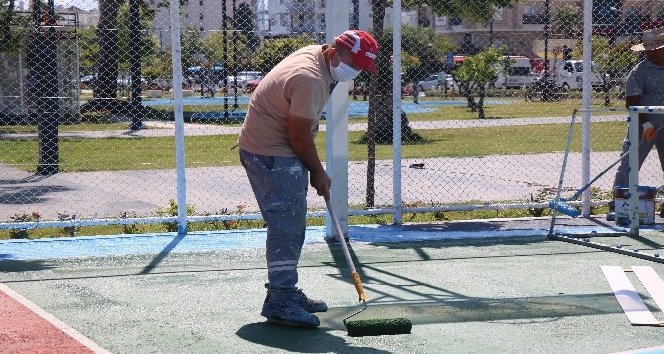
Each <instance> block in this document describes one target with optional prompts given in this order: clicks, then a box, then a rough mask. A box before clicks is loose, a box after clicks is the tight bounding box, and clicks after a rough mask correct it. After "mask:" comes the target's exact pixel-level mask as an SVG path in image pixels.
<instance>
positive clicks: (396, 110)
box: [392, 0, 403, 225]
mask: <svg viewBox="0 0 664 354" xmlns="http://www.w3.org/2000/svg"><path fill="white" fill-rule="evenodd" d="M392 33H393V34H394V36H393V37H392V90H393V92H392V96H393V97H392V122H393V123H392V169H393V172H392V181H393V189H392V196H393V201H394V202H393V205H394V224H397V225H400V224H401V223H402V222H403V220H402V213H401V209H402V207H401V0H394V2H393V4H392Z"/></svg>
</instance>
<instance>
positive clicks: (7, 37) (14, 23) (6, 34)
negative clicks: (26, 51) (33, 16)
mask: <svg viewBox="0 0 664 354" xmlns="http://www.w3.org/2000/svg"><path fill="white" fill-rule="evenodd" d="M15 3H16V1H15V0H0V52H3V53H12V52H16V51H18V50H19V49H20V48H21V46H22V43H23V40H24V39H25V36H26V34H27V33H28V31H29V30H30V22H31V21H30V17H28V16H16V8H15V6H16V4H15Z"/></svg>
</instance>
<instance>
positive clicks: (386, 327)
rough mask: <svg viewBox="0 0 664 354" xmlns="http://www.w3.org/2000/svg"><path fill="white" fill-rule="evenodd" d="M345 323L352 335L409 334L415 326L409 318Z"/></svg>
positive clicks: (349, 333)
mask: <svg viewBox="0 0 664 354" xmlns="http://www.w3.org/2000/svg"><path fill="white" fill-rule="evenodd" d="M345 325H346V329H347V330H348V335H349V336H351V337H363V336H382V335H387V334H408V333H410V330H411V329H412V328H413V324H412V323H411V322H410V320H409V319H407V318H390V319H375V320H356V321H348V322H345Z"/></svg>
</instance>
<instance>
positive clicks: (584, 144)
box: [581, 0, 593, 217]
mask: <svg viewBox="0 0 664 354" xmlns="http://www.w3.org/2000/svg"><path fill="white" fill-rule="evenodd" d="M583 4H584V5H583V93H582V97H581V99H582V104H581V107H582V108H583V109H589V108H590V99H591V93H592V85H591V82H590V80H591V79H590V78H591V77H592V70H591V60H592V44H591V39H592V29H593V14H592V10H593V0H585V1H584V2H583ZM581 139H582V140H581V171H582V172H581V185H582V186H585V185H586V184H588V182H589V181H590V112H589V111H583V115H582V118H581ZM581 200H582V201H583V208H582V209H581V215H583V216H584V217H588V216H590V189H587V190H585V191H584V192H583V193H582V195H581Z"/></svg>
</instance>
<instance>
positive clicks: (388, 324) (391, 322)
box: [325, 200, 413, 337]
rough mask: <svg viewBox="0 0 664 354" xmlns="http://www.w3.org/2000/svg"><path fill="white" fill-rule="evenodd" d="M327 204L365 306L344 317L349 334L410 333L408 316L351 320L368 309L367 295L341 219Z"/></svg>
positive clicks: (327, 201) (326, 202)
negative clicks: (354, 262) (345, 237)
mask: <svg viewBox="0 0 664 354" xmlns="http://www.w3.org/2000/svg"><path fill="white" fill-rule="evenodd" d="M325 204H326V205H327V211H328V212H329V213H330V218H331V219H332V225H333V226H334V231H335V233H336V234H337V240H339V243H340V244H341V249H342V250H343V253H344V256H345V257H346V262H348V267H349V268H350V271H351V279H352V280H353V285H355V290H356V291H357V294H358V295H359V297H360V300H359V301H362V302H363V303H364V307H363V308H362V309H361V310H359V311H356V312H354V313H352V314H351V315H350V316H347V317H346V318H344V326H345V327H346V330H347V331H348V335H349V336H351V337H363V336H380V335H388V334H408V333H410V330H411V329H412V328H413V324H412V323H411V322H410V320H409V319H407V318H385V319H368V320H354V321H349V319H350V318H351V317H353V316H355V315H357V314H359V313H360V312H362V311H364V310H366V309H367V295H366V294H365V293H364V287H363V286H362V280H361V279H360V275H359V274H358V273H357V270H356V269H355V265H354V264H353V259H352V258H351V256H350V252H349V251H348V246H347V245H346V240H345V239H344V236H343V231H342V229H341V225H340V224H339V219H337V216H336V214H335V212H334V210H332V206H331V205H330V201H329V200H326V201H325Z"/></svg>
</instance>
